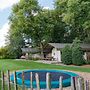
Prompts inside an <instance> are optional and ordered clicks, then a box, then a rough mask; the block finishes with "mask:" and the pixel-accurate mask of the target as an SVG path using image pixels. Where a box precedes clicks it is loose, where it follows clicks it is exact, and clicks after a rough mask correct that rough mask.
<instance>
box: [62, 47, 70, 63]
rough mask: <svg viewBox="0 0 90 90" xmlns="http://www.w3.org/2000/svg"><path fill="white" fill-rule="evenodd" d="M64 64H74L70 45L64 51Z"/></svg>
mask: <svg viewBox="0 0 90 90" xmlns="http://www.w3.org/2000/svg"><path fill="white" fill-rule="evenodd" d="M62 63H64V64H67V65H69V64H72V50H71V48H70V46H68V45H67V46H65V47H64V48H63V49H62Z"/></svg>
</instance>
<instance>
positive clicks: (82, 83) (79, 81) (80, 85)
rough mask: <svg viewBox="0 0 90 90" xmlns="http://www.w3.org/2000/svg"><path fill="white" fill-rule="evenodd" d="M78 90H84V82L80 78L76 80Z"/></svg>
mask: <svg viewBox="0 0 90 90" xmlns="http://www.w3.org/2000/svg"><path fill="white" fill-rule="evenodd" d="M78 83H79V84H78V85H79V86H78V90H84V80H83V78H81V77H79V78H78Z"/></svg>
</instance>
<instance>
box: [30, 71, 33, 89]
mask: <svg viewBox="0 0 90 90" xmlns="http://www.w3.org/2000/svg"><path fill="white" fill-rule="evenodd" d="M32 76H33V74H32V72H30V90H33V79H32Z"/></svg>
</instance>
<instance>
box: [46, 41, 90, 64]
mask: <svg viewBox="0 0 90 90" xmlns="http://www.w3.org/2000/svg"><path fill="white" fill-rule="evenodd" d="M66 45H69V46H72V44H71V43H48V44H47V45H45V47H44V55H45V57H46V58H47V57H53V58H54V60H56V61H59V62H61V54H62V52H61V50H62V49H63V48H64V47H65V46H66ZM80 46H81V48H82V50H83V51H84V53H85V54H84V58H85V59H86V60H90V44H80Z"/></svg>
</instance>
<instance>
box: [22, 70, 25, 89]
mask: <svg viewBox="0 0 90 90" xmlns="http://www.w3.org/2000/svg"><path fill="white" fill-rule="evenodd" d="M22 90H25V85H24V71H23V72H22Z"/></svg>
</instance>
